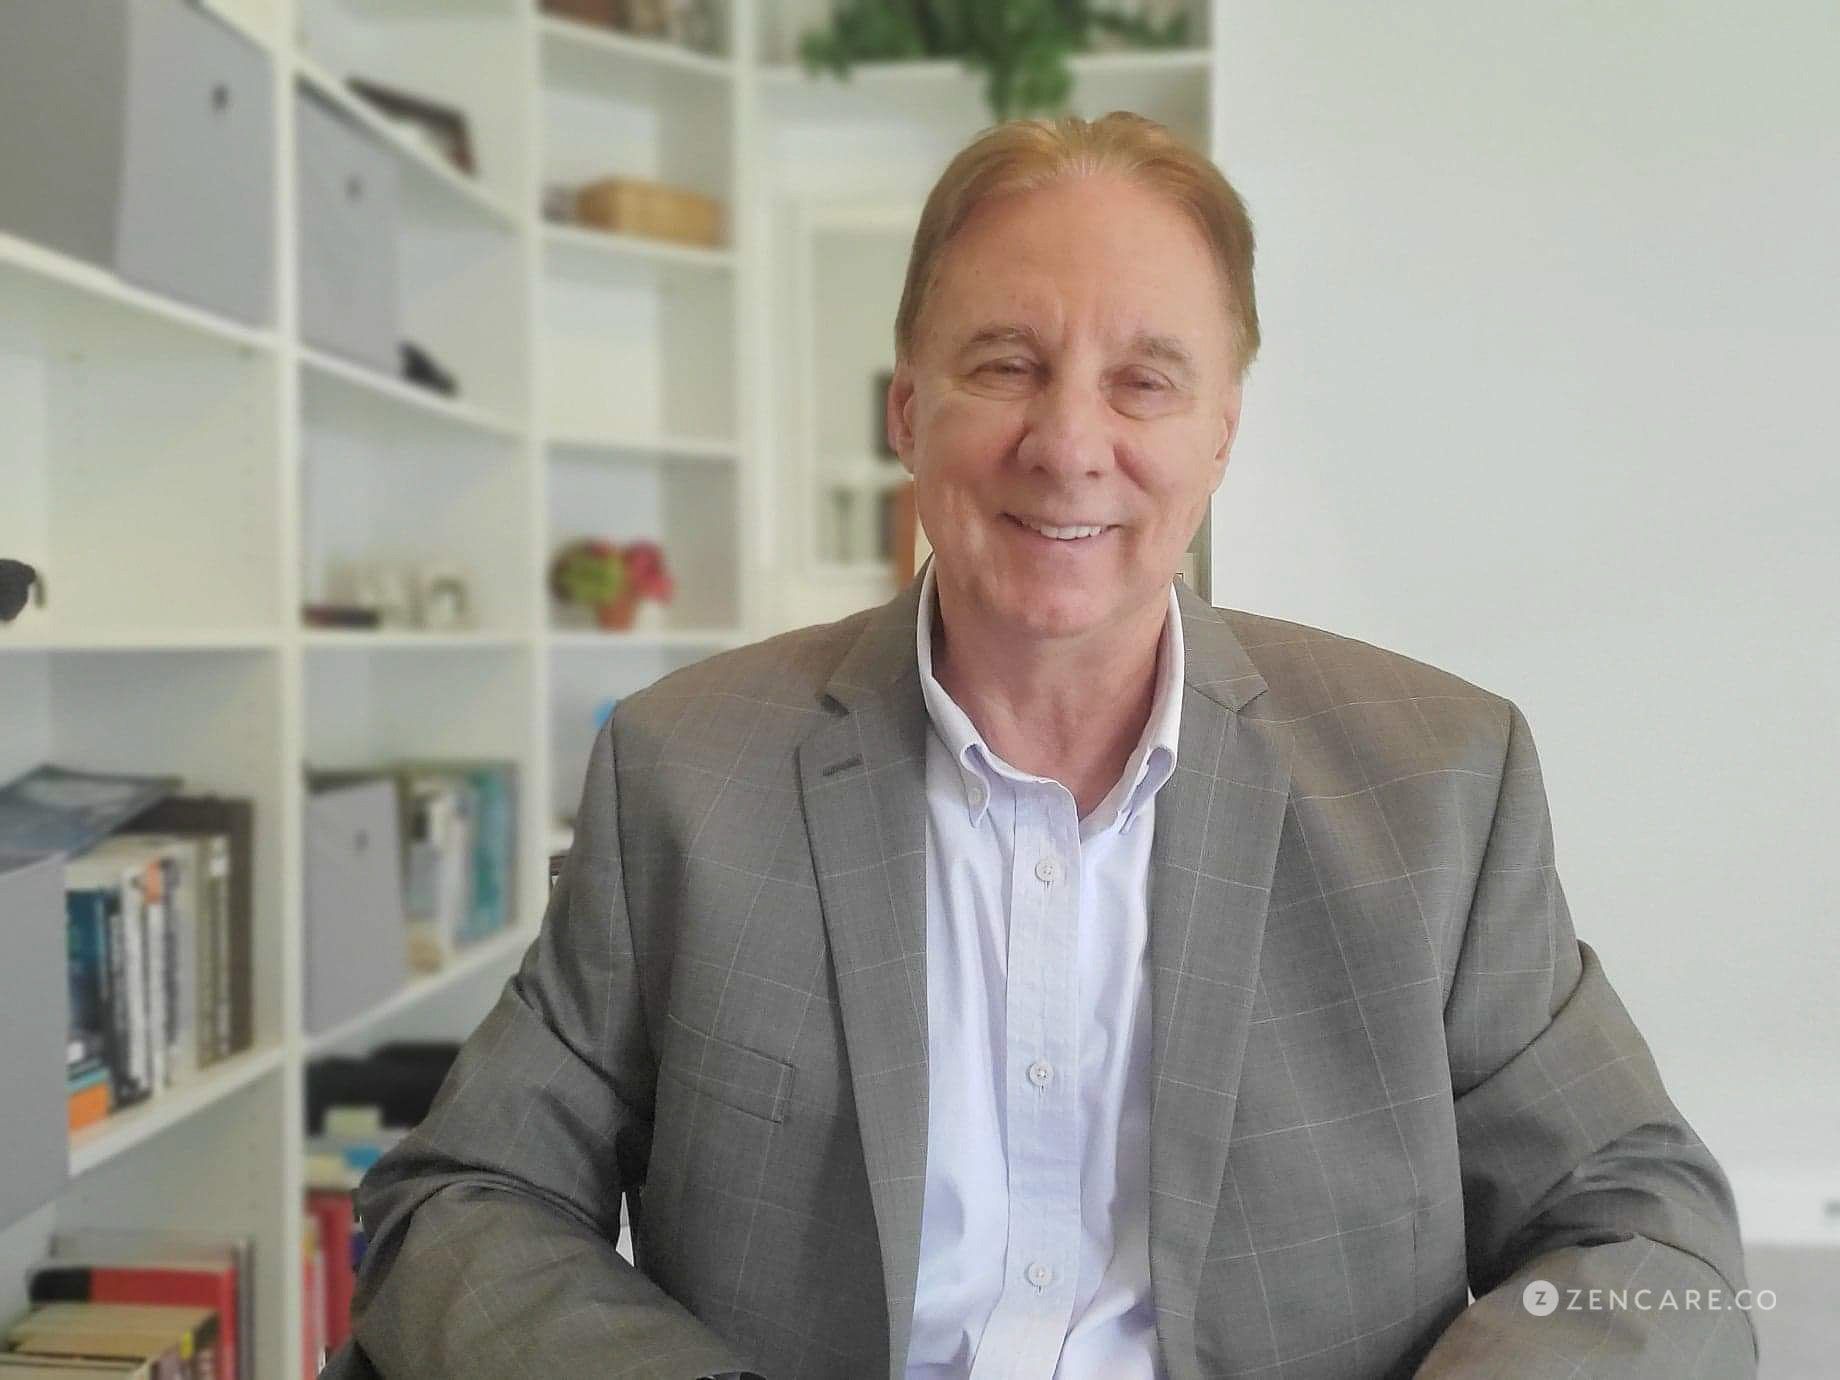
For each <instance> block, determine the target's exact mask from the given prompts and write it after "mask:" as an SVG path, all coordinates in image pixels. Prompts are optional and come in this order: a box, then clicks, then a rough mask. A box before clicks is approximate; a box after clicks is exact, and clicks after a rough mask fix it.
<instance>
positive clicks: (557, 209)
mask: <svg viewBox="0 0 1840 1380" xmlns="http://www.w3.org/2000/svg"><path fill="white" fill-rule="evenodd" d="M541 209H542V215H543V219H544V220H546V221H548V222H549V223H550V224H551V225H573V224H574V223H575V188H574V187H572V186H570V185H569V184H568V183H566V182H549V183H545V184H544V187H543V201H542V204H541Z"/></svg>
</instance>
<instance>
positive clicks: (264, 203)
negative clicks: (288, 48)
mask: <svg viewBox="0 0 1840 1380" xmlns="http://www.w3.org/2000/svg"><path fill="white" fill-rule="evenodd" d="M274 117H275V111H274V89H273V75H272V69H271V67H270V64H269V60H268V56H267V54H265V53H264V52H263V51H262V50H261V49H260V48H258V47H256V46H255V45H254V44H253V43H251V42H249V41H248V40H247V39H245V38H244V37H243V36H242V35H241V34H239V33H237V32H236V31H235V30H234V29H232V28H230V27H229V26H228V25H227V24H225V23H224V22H223V21H222V20H220V19H218V18H216V17H215V16H213V15H211V14H210V13H208V12H207V11H205V10H202V9H200V8H198V7H197V6H196V5H194V4H188V3H186V0H55V3H8V4H4V5H0V230H5V231H6V232H7V233H9V234H13V235H18V236H21V237H23V238H25V239H30V240H35V241H37V242H38V243H40V244H44V245H48V246H50V247H51V248H53V249H56V250H59V251H61V252H63V253H65V254H69V255H71V256H72V257H74V258H79V259H85V260H87V261H89V262H91V263H94V264H98V265H100V266H102V267H104V268H107V269H111V270H113V271H114V272H116V273H119V274H120V275H121V276H122V277H123V278H124V279H126V280H127V281H129V282H132V283H135V284H137V285H139V286H141V287H144V288H147V289H149V290H151V291H154V292H159V293H163V294H165V295H167V296H171V297H175V298H179V299H181V300H183V301H186V302H190V303H193V304H194V305H197V306H200V307H204V308H207V309H208V310H211V311H214V312H218V313H220V314H222V315H224V316H229V317H234V318H235V319H237V320H239V321H244V322H247V323H249V324H251V325H258V326H261V325H268V324H270V323H271V322H272V321H273V319H274V279H275V272H274V264H275V253H274V245H275V225H274V212H273V207H274V186H273V181H274V166H275V164H274V155H275V118H274Z"/></svg>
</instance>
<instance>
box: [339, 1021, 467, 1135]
mask: <svg viewBox="0 0 1840 1380" xmlns="http://www.w3.org/2000/svg"><path fill="white" fill-rule="evenodd" d="M459 1054H460V1046H459V1045H457V1044H446V1043H439V1042H427V1043H424V1042H420V1041H401V1042H398V1043H395V1044H388V1045H384V1046H382V1047H381V1048H379V1049H377V1050H374V1051H373V1052H372V1053H371V1054H369V1055H368V1056H366V1057H365V1058H363V1059H353V1058H348V1057H345V1056H332V1057H329V1058H324V1059H315V1060H314V1061H313V1062H312V1063H310V1064H308V1065H307V1134H308V1135H309V1136H317V1135H320V1134H322V1133H323V1132H324V1130H325V1126H326V1112H327V1109H329V1108H332V1107H376V1108H377V1109H378V1110H379V1111H380V1112H381V1113H382V1114H383V1124H384V1125H385V1126H387V1127H411V1126H416V1125H419V1124H420V1123H421V1121H422V1119H423V1118H424V1117H426V1116H427V1115H428V1109H429V1108H430V1107H432V1106H433V1105H434V1098H435V1094H436V1093H437V1092H439V1091H440V1090H441V1083H442V1080H444V1079H445V1078H446V1077H447V1071H448V1070H449V1069H451V1068H452V1067H453V1064H454V1060H455V1059H456V1058H458V1057H459Z"/></svg>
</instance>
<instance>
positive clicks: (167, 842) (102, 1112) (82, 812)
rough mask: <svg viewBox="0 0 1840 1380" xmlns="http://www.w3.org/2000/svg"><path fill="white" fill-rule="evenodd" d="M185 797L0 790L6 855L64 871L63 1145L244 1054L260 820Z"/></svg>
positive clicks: (17, 783)
mask: <svg viewBox="0 0 1840 1380" xmlns="http://www.w3.org/2000/svg"><path fill="white" fill-rule="evenodd" d="M181 784H182V783H181V782H180V781H179V779H178V778H177V777H168V776H125V775H121V774H108V773H100V772H89V771H76V770H72V769H70V768H67V767H59V766H55V765H46V766H42V767H39V768H37V769H36V770H33V771H30V772H28V773H26V774H25V775H24V776H21V777H19V778H18V779H16V780H14V781H11V782H9V783H8V784H7V785H6V786H5V788H4V789H0V851H5V852H15V853H43V854H58V855H61V856H62V857H63V858H64V859H65V860H66V862H65V867H64V888H65V895H64V902H65V942H66V946H67V956H68V965H67V966H68V977H69V1004H68V1027H67V1029H68V1041H67V1044H66V1046H65V1072H66V1077H67V1086H68V1115H69V1121H70V1129H71V1130H72V1131H80V1130H82V1129H83V1128H85V1127H87V1126H92V1125H94V1124H95V1123H96V1122H98V1121H100V1120H102V1119H103V1118H104V1117H106V1116H108V1115H109V1114H110V1112H112V1111H117V1110H120V1109H123V1108H127V1107H132V1106H134V1105H135V1104H136V1103H140V1102H144V1101H146V1100H147V1099H148V1098H149V1097H152V1096H154V1095H155V1094H156V1093H159V1092H161V1091H163V1090H165V1089H168V1088H176V1087H180V1086H182V1085H183V1084H185V1083H186V1082H188V1081H190V1080H191V1079H193V1078H195V1077H197V1076H198V1074H199V1073H201V1072H202V1071H203V1070H205V1069H208V1068H210V1067H211V1066H212V1065H213V1064H216V1063H218V1062H219V1061H221V1060H223V1059H226V1058H228V1057H229V1056H230V1055H232V1054H236V1053H239V1052H241V1051H242V1050H245V1049H247V1048H249V1046H250V1044H251V1042H252V1038H253V1034H254V1013H253V1010H252V1005H253V984H254V972H253V968H254V961H253V960H254V954H253V946H252V935H253V916H252V908H253V891H252V885H251V875H250V863H251V857H252V852H253V846H254V835H255V808H254V806H253V805H252V804H251V803H250V802H249V801H247V800H233V799H224V798H219V797H215V796H200V797H185V796H179V795H176V794H175V792H177V791H178V790H179V788H180V786H181ZM53 1019H55V1018H53Z"/></svg>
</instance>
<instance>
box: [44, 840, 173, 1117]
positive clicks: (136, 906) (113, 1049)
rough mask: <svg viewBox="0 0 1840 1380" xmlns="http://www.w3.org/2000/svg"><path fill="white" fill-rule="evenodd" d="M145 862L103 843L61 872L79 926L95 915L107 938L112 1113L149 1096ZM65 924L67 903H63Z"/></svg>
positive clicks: (107, 1038) (140, 858)
mask: <svg viewBox="0 0 1840 1380" xmlns="http://www.w3.org/2000/svg"><path fill="white" fill-rule="evenodd" d="M145 872H146V860H145V858H143V857H142V856H140V855H139V854H138V853H134V852H124V851H123V850H121V849H119V848H112V847H110V846H109V844H108V841H107V840H104V841H103V842H102V844H101V845H99V846H98V847H97V848H95V849H93V850H91V851H90V852H88V853H85V854H83V855H82V856H81V857H76V858H72V859H71V860H70V862H69V864H68V865H67V866H66V868H65V872H64V885H65V889H66V894H67V896H68V894H69V893H72V892H74V893H77V895H78V898H79V899H78V903H77V905H78V910H79V913H80V915H81V916H82V917H83V918H84V920H85V923H88V922H90V921H93V920H94V919H95V917H96V916H98V915H100V916H101V917H103V919H104V920H105V921H106V929H107V934H106V937H105V939H104V940H103V941H102V944H101V948H102V951H103V952H105V953H106V954H107V959H108V968H107V979H106V983H105V984H103V985H104V986H105V987H106V991H107V994H108V997H107V1010H106V1020H107V1030H106V1032H105V1042H106V1044H107V1047H108V1049H109V1051H110V1053H109V1061H108V1062H109V1073H110V1079H111V1085H112V1091H111V1101H112V1103H113V1105H114V1107H115V1108H116V1109H118V1110H120V1109H125V1108H128V1107H132V1106H134V1105H136V1104H137V1103H140V1102H143V1101H145V1100H146V1099H147V1098H148V1097H149V1096H151V1095H152V1093H153V1090H154V1089H153V1082H152V1072H153V1065H152V1059H151V1051H150V1048H149V1045H148V1041H147V996H148V989H147V957H146V947H147V946H146V937H147V930H146V923H147V917H146V887H145ZM65 912H66V920H67V921H68V919H69V913H70V903H69V902H68V900H67V901H66V906H65Z"/></svg>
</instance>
